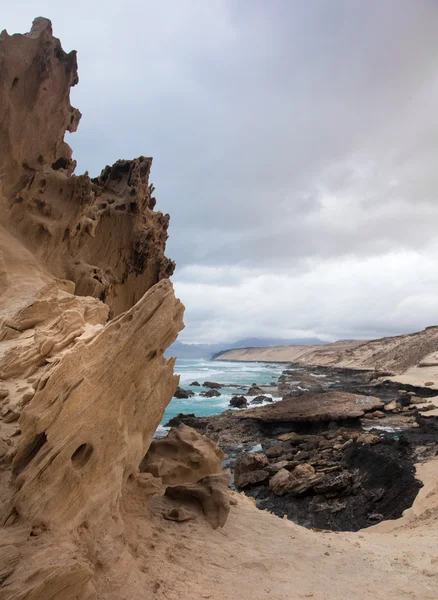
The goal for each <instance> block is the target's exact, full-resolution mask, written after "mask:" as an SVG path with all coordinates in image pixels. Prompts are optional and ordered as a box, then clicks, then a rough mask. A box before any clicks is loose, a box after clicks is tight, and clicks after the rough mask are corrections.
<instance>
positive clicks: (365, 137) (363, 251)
mask: <svg viewBox="0 0 438 600" xmlns="http://www.w3.org/2000/svg"><path fill="white" fill-rule="evenodd" d="M39 15H42V16H46V17H49V18H50V19H52V22H53V27H54V33H55V35H56V36H57V37H59V38H60V39H61V41H62V43H63V47H64V49H65V50H67V51H69V50H70V49H73V48H75V49H77V50H78V60H79V77H80V84H79V86H77V87H76V88H74V90H73V91H72V103H73V104H74V105H75V106H77V107H78V108H79V109H80V110H81V112H82V113H83V118H82V121H81V124H80V127H79V130H78V132H77V133H75V134H74V135H72V136H70V135H68V139H67V141H68V143H69V144H70V145H71V146H72V147H73V150H74V155H75V158H76V159H77V160H78V168H77V173H80V172H83V171H84V170H88V171H89V172H90V174H91V175H96V174H98V173H99V172H100V170H101V169H102V168H103V167H104V166H105V165H106V164H111V163H113V162H115V161H116V160H117V159H118V158H133V157H135V156H138V155H141V154H143V155H148V156H149V155H151V156H153V157H154V165H153V171H152V181H153V183H154V185H155V187H156V195H157V199H158V204H157V208H158V209H160V210H162V211H163V212H169V213H170V215H171V228H170V240H169V243H168V251H167V254H168V255H169V256H171V257H172V258H173V259H175V260H176V262H177V272H176V274H175V276H174V278H173V280H174V282H175V286H176V291H177V294H178V295H179V296H180V297H181V299H182V300H183V302H184V303H185V304H186V307H187V312H186V319H185V321H186V330H185V331H184V332H183V333H182V335H181V339H182V340H183V341H190V342H198V341H200V342H201V341H202V342H216V341H228V340H232V339H236V338H239V337H248V336H269V337H284V338H291V337H294V336H295V335H296V336H300V337H302V336H303V334H304V335H309V336H315V335H316V336H320V337H322V338H323V339H326V340H333V339H338V338H351V337H356V338H364V337H374V336H382V335H393V334H396V333H403V332H407V331H415V330H418V329H421V328H423V327H425V326H427V325H431V324H436V323H438V234H437V229H438V202H437V199H436V196H437V193H438V127H437V120H438V118H437V107H438V69H437V67H438V35H437V31H438V2H436V0H383V1H382V0H367V1H366V2H363V1H362V0H332V1H330V2H328V1H327V0H309V1H308V2H293V1H290V0H272V1H271V0H263V1H262V0H251V1H246V0H208V1H205V0H154V1H151V0H149V1H147V0H137V1H134V0H125V1H124V2H120V1H119V0H118V1H117V2H116V1H113V0H105V1H103V0H94V1H93V2H90V1H89V0H87V1H84V0H77V1H76V2H75V3H74V5H73V6H72V5H69V7H68V10H67V8H66V7H65V6H64V5H62V4H61V3H59V2H57V1H55V0H45V1H44V0H42V1H39V0H14V2H10V3H8V5H5V6H2V10H1V23H0V28H6V29H7V30H8V32H9V33H13V32H24V31H28V30H29V28H30V25H31V22H32V19H33V18H34V17H35V16H39Z"/></svg>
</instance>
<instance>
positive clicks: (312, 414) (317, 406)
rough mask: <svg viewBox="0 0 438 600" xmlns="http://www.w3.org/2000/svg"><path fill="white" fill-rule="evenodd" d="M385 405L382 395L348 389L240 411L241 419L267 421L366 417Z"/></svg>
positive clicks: (312, 420)
mask: <svg viewBox="0 0 438 600" xmlns="http://www.w3.org/2000/svg"><path fill="white" fill-rule="evenodd" d="M382 406H383V402H382V401H381V400H380V399H379V398H375V397H373V396H362V395H359V394H349V393H344V392H326V393H324V394H306V395H305V396H299V397H297V398H289V399H287V400H281V401H280V402H276V403H275V404H272V405H269V406H261V407H259V408H252V409H249V410H246V411H245V412H242V413H240V414H239V418H241V419H257V420H260V421H263V422H266V423H275V422H288V423H293V422H318V421H341V420H347V419H357V418H359V417H362V416H363V415H364V414H365V412H366V411H370V410H373V409H376V408H380V407H382Z"/></svg>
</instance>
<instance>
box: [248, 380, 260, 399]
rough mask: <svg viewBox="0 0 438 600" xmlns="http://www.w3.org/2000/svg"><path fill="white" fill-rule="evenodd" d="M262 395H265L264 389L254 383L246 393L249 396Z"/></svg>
mask: <svg viewBox="0 0 438 600" xmlns="http://www.w3.org/2000/svg"><path fill="white" fill-rule="evenodd" d="M262 394H263V390H262V388H261V387H259V386H258V385H255V384H254V383H253V384H252V386H251V387H250V388H249V390H248V391H247V392H246V395H247V396H259V395H262Z"/></svg>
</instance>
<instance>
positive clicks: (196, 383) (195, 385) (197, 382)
mask: <svg viewBox="0 0 438 600" xmlns="http://www.w3.org/2000/svg"><path fill="white" fill-rule="evenodd" d="M200 385H201V384H200V383H199V381H192V383H191V384H190V386H191V387H200Z"/></svg>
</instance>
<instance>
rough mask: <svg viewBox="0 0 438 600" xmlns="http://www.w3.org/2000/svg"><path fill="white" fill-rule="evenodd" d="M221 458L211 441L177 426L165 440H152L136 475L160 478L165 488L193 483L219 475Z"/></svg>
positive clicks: (222, 458) (184, 427) (217, 448)
mask: <svg viewBox="0 0 438 600" xmlns="http://www.w3.org/2000/svg"><path fill="white" fill-rule="evenodd" d="M224 458H225V454H224V453H223V452H222V450H221V449H220V448H219V446H218V445H217V444H215V443H214V442H213V441H212V440H210V439H208V438H207V437H205V436H203V435H201V434H200V433H198V432H197V431H196V430H195V429H193V428H192V427H187V425H184V424H181V425H179V427H176V428H173V429H171V430H170V431H169V433H168V434H167V436H166V437H165V438H163V439H160V440H154V441H153V442H152V443H151V445H150V447H149V450H148V453H147V454H146V456H145V457H144V459H143V461H142V462H141V464H140V471H143V472H148V473H151V474H152V475H153V476H154V477H160V478H161V479H162V481H163V483H164V484H166V485H176V484H178V483H194V482H196V481H198V480H199V479H202V477H205V476H206V475H213V474H214V473H220V472H221V470H222V461H223V460H224Z"/></svg>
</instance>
